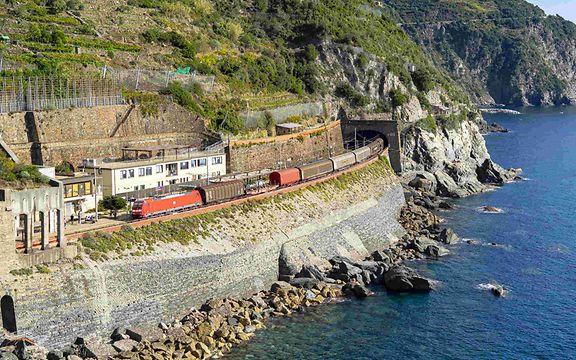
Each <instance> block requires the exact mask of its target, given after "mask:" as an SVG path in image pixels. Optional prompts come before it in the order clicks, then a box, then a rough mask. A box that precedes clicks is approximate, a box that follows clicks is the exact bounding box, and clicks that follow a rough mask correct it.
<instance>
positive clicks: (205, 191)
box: [198, 180, 246, 204]
mask: <svg viewBox="0 0 576 360" xmlns="http://www.w3.org/2000/svg"><path fill="white" fill-rule="evenodd" d="M198 191H200V195H201V196H202V201H204V204H210V203H214V202H222V201H224V200H228V199H233V198H236V197H239V196H242V195H244V194H245V193H246V190H245V189H244V182H242V181H241V180H234V181H225V182H220V183H214V184H210V185H206V186H200V187H199V188H198Z"/></svg>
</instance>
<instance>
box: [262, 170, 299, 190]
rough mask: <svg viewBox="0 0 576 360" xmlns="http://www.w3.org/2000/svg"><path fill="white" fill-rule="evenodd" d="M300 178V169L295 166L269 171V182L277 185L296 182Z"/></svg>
mask: <svg viewBox="0 0 576 360" xmlns="http://www.w3.org/2000/svg"><path fill="white" fill-rule="evenodd" d="M300 180H302V178H301V175H300V170H298V169H297V168H290V169H284V170H278V171H274V172H272V173H270V184H271V185H278V186H286V185H292V184H296V183H297V182H298V181H300Z"/></svg>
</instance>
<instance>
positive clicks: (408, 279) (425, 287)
mask: <svg viewBox="0 0 576 360" xmlns="http://www.w3.org/2000/svg"><path fill="white" fill-rule="evenodd" d="M433 285H434V283H433V281H432V280H430V279H428V278H425V277H422V276H420V275H419V274H418V273H417V272H416V270H414V269H412V268H409V267H407V266H404V265H399V266H395V267H393V268H392V269H390V270H389V271H388V272H387V273H386V274H384V287H386V290H389V291H396V292H419V291H430V290H432V289H433Z"/></svg>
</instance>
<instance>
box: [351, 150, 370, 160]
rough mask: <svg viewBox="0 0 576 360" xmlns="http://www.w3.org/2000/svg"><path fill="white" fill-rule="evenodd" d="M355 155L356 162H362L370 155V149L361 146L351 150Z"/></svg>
mask: <svg viewBox="0 0 576 360" xmlns="http://www.w3.org/2000/svg"><path fill="white" fill-rule="evenodd" d="M352 152H353V153H354V156H356V162H358V163H359V162H362V161H364V160H366V159H368V158H369V157H370V154H371V150H370V148H369V147H368V146H363V147H361V148H360V149H356V150H354V151H352Z"/></svg>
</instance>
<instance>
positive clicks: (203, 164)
mask: <svg viewBox="0 0 576 360" xmlns="http://www.w3.org/2000/svg"><path fill="white" fill-rule="evenodd" d="M198 166H206V159H198Z"/></svg>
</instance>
